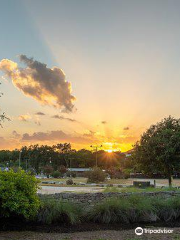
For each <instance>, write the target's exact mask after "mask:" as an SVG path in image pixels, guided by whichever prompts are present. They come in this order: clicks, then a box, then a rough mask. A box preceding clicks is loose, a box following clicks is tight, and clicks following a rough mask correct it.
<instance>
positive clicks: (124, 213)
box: [86, 195, 180, 223]
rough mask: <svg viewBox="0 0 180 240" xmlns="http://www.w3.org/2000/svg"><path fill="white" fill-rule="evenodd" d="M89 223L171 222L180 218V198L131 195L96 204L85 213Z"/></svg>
mask: <svg viewBox="0 0 180 240" xmlns="http://www.w3.org/2000/svg"><path fill="white" fill-rule="evenodd" d="M86 215H87V218H88V219H89V221H93V222H99V223H138V222H145V223H150V222H157V221H166V222H167V221H173V220H177V219H179V218H180V198H178V197H171V198H167V199H163V198H158V199H155V198H154V197H146V196H139V195H132V196H129V197H126V198H122V197H121V198H112V199H109V200H106V201H103V202H101V203H98V204H96V205H95V206H94V207H92V208H91V209H89V211H88V212H87V214H86Z"/></svg>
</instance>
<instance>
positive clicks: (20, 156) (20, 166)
mask: <svg viewBox="0 0 180 240" xmlns="http://www.w3.org/2000/svg"><path fill="white" fill-rule="evenodd" d="M21 153H22V150H20V152H19V168H20V167H21Z"/></svg>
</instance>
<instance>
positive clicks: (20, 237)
mask: <svg viewBox="0 0 180 240" xmlns="http://www.w3.org/2000/svg"><path fill="white" fill-rule="evenodd" d="M152 229H155V228H152ZM161 229H163V228H161ZM138 239H144V240H170V239H171V240H180V228H173V233H166V234H162V233H161V234H159V233H153V234H143V235H141V236H137V235H136V234H135V232H134V230H123V231H115V230H108V231H94V232H77V233H37V232H0V240H138Z"/></svg>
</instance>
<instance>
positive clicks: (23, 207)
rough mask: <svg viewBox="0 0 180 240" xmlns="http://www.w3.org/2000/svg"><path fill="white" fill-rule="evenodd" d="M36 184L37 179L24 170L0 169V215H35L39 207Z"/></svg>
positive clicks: (27, 217)
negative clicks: (7, 170) (6, 170)
mask: <svg viewBox="0 0 180 240" xmlns="http://www.w3.org/2000/svg"><path fill="white" fill-rule="evenodd" d="M37 184H38V180H37V179H36V178H35V177H34V176H32V175H30V174H27V173H25V172H24V171H20V170H19V171H18V172H16V173H15V172H14V171H13V170H10V171H9V172H2V171H0V216H1V217H11V216H14V215H19V216H23V217H25V218H26V219H29V218H32V217H33V216H35V215H36V213H37V211H38V208H39V198H38V197H37V194H36V192H37V188H38V186H37Z"/></svg>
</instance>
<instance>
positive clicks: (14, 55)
mask: <svg viewBox="0 0 180 240" xmlns="http://www.w3.org/2000/svg"><path fill="white" fill-rule="evenodd" d="M0 29H1V34H0V78H1V79H0V81H1V83H2V84H1V86H0V88H1V90H0V91H1V92H3V93H4V95H3V96H2V97H1V99H0V108H1V111H3V112H5V113H6V115H7V116H8V117H9V118H10V119H11V121H5V122H4V123H3V128H1V132H0V149H12V148H20V147H21V146H22V145H30V144H36V143H39V144H49V145H52V144H55V143H59V142H70V143H71V144H72V146H73V147H74V148H76V149H80V148H89V147H90V145H91V144H102V145H103V148H104V149H106V150H109V149H114V150H121V151H127V150H129V149H131V148H132V145H133V144H134V143H135V142H136V141H137V140H138V139H139V137H140V135H141V134H142V133H143V131H145V130H146V128H147V127H149V125H151V124H152V123H156V122H157V121H160V120H161V119H162V118H164V117H167V116H168V115H172V116H174V117H178V118H179V117H180V94H179V90H180V1H179V0H173V1H171V0H169V1H166V0H158V1H157V0H151V1H148V0H135V1H132V0H112V1H111V0H94V1H92V0H76V1H74V0H67V1H65V0H51V1H50V0H38V1H35V0H25V1H20V0H16V1H14V0H7V1H5V0H4V1H3V0H2V1H0Z"/></svg>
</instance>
